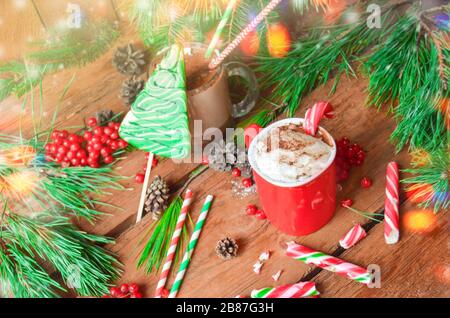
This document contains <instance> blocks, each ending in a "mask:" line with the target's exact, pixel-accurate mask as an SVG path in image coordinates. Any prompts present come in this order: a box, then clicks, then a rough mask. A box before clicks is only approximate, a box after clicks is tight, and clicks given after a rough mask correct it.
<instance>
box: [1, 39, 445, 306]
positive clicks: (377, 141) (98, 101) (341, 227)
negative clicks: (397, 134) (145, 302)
mask: <svg viewBox="0 0 450 318" xmlns="http://www.w3.org/2000/svg"><path fill="white" fill-rule="evenodd" d="M125 33H126V34H125V35H124V36H122V37H121V38H120V39H119V41H118V42H117V43H116V44H115V47H116V46H118V45H124V44H125V43H127V42H128V41H130V40H132V39H136V34H135V33H134V32H132V31H129V32H128V31H127V32H125ZM113 51H114V49H111V50H109V52H108V53H107V54H105V55H104V56H102V57H101V58H99V59H98V60H97V61H95V62H94V63H91V64H89V65H87V66H85V67H84V68H82V69H70V70H64V71H62V72H59V73H57V74H55V75H52V76H49V77H47V78H46V79H45V81H44V86H43V87H44V102H45V111H46V113H45V114H44V117H43V121H44V127H43V128H45V125H47V127H48V125H49V123H50V120H51V117H52V115H53V112H54V110H55V109H56V107H57V105H58V98H59V96H60V93H61V92H62V90H63V88H64V86H65V85H66V84H67V83H68V82H69V80H70V79H71V78H72V76H75V80H74V82H73V84H72V85H71V86H70V89H69V91H68V94H67V96H66V98H65V99H64V100H63V101H62V102H61V103H60V104H59V111H58V117H57V122H56V125H55V127H57V128H62V127H67V126H74V125H82V123H83V120H85V119H86V118H88V117H90V116H92V115H94V114H95V112H96V111H97V110H100V109H112V110H113V111H115V112H125V111H127V109H128V108H127V107H126V106H124V105H123V103H122V101H121V100H120V98H119V97H118V95H119V91H120V86H121V82H122V81H123V80H124V79H125V78H124V77H123V76H122V75H120V74H119V73H118V72H116V71H115V70H114V68H113V67H112V66H111V57H112V54H113ZM331 84H332V83H330V84H329V85H327V86H325V87H320V88H318V89H316V90H315V91H314V92H312V93H311V94H310V95H308V96H307V97H306V98H305V99H304V100H303V102H302V104H301V106H300V107H299V110H298V112H297V114H296V115H297V116H303V115H304V112H305V109H306V108H307V107H309V106H311V105H312V104H313V103H314V102H315V101H317V100H323V99H328V100H329V101H330V102H331V103H332V104H333V106H334V108H335V110H336V114H337V115H336V117H335V118H334V119H332V120H326V121H324V122H323V126H324V127H325V128H326V129H327V130H328V131H329V132H331V134H332V135H333V136H334V137H335V138H341V137H343V136H347V137H349V138H350V139H351V140H352V141H354V142H357V143H359V144H360V145H362V146H363V148H364V149H365V150H366V151H367V156H366V161H365V163H364V165H363V166H362V167H359V168H355V169H354V170H352V172H351V177H350V179H349V180H347V181H346V182H343V183H342V184H341V186H342V190H340V191H339V192H338V197H337V202H340V201H341V200H342V199H344V198H352V199H353V201H354V202H355V203H354V207H355V208H357V209H359V210H363V211H370V212H382V211H383V206H384V191H385V168H386V164H387V163H388V162H389V161H392V160H395V161H397V162H398V163H399V164H400V166H401V167H407V166H408V162H409V158H408V155H407V153H406V151H403V152H401V153H399V154H395V149H394V148H395V147H394V146H393V145H392V144H391V143H390V142H389V135H390V134H391V132H392V131H393V129H394V127H395V123H394V121H393V120H392V119H391V118H390V117H389V116H387V115H386V114H385V113H384V112H377V111H376V110H375V109H371V108H367V107H365V106H364V101H365V99H366V97H367V96H366V93H365V91H366V88H367V81H366V80H365V79H364V78H363V76H360V77H359V78H351V79H347V78H342V79H341V81H340V84H339V86H338V89H337V91H336V93H335V94H334V95H333V96H331V97H329V96H328V92H329V89H330V87H331V86H330V85H331ZM21 106H22V105H21V101H19V100H17V99H15V98H13V97H11V98H8V99H7V100H5V101H3V102H2V103H0V117H1V118H2V119H1V121H0V130H1V132H2V133H17V132H18V129H19V122H20V125H21V126H22V130H23V131H25V132H27V131H30V132H31V129H30V128H31V123H32V121H31V119H30V117H31V116H30V109H29V107H26V108H25V111H22V110H21ZM21 114H22V115H23V116H22V120H21V121H19V118H20V115H21ZM144 164H145V159H144V153H143V152H141V151H135V152H132V153H129V154H128V155H127V157H126V158H124V159H123V160H121V161H120V162H119V163H118V164H116V172H117V173H119V174H121V175H125V176H131V178H130V179H129V180H127V181H126V182H124V183H123V184H124V185H125V186H126V187H128V188H130V190H128V191H121V192H115V193H112V194H111V195H108V196H106V197H104V200H105V202H108V203H110V204H113V205H115V206H118V207H121V208H122V209H123V210H119V209H109V208H108V209H105V210H104V211H105V212H107V213H108V214H109V215H105V216H102V217H100V218H99V219H98V221H97V222H96V223H95V224H93V225H92V224H88V223H87V222H80V224H79V225H80V226H81V228H83V229H84V230H86V231H89V232H92V233H96V234H102V235H108V236H112V237H114V238H116V244H114V245H110V246H108V248H109V249H110V250H111V251H113V252H115V253H117V255H118V257H119V259H120V261H121V262H122V263H123V265H124V267H123V269H124V273H123V275H122V277H121V279H120V281H119V282H117V283H121V282H128V283H129V282H136V283H138V284H139V285H141V286H142V287H143V290H144V296H145V297H152V296H153V293H154V290H155V285H156V282H157V279H158V275H156V274H152V275H146V274H145V273H144V271H143V270H137V269H136V263H137V259H138V258H139V255H140V252H141V251H142V248H143V246H144V245H145V241H146V239H147V238H148V232H149V228H150V226H151V225H152V222H153V220H152V218H151V216H150V215H147V216H145V217H144V218H143V220H142V221H141V222H140V223H138V224H134V220H135V216H136V210H137V206H138V201H139V196H140V193H141V185H139V184H136V183H135V182H134V178H133V177H132V176H134V174H135V173H136V172H138V171H141V170H142V166H143V165H144ZM197 166H198V165H197V164H175V163H174V162H172V161H171V160H167V159H166V160H160V162H159V164H158V166H157V167H156V168H155V169H153V171H152V177H153V176H155V175H157V174H158V175H161V176H162V177H164V178H166V180H167V181H168V183H169V184H170V185H172V186H173V187H172V188H173V190H174V191H175V190H177V186H179V185H180V183H181V182H182V181H183V180H185V179H186V178H187V175H188V174H189V173H190V172H191V171H192V170H193V169H195V168H196V167H197ZM363 176H369V177H370V178H372V179H373V181H374V183H373V186H372V187H371V188H369V189H362V188H361V186H360V182H359V181H360V179H361V178H362V177H363ZM232 180H233V177H232V176H231V174H229V173H218V172H215V171H212V170H211V169H208V170H207V171H206V172H204V173H203V174H202V175H201V176H199V177H198V178H197V179H195V180H194V182H193V183H192V184H191V185H190V188H191V189H192V190H193V192H194V200H193V204H192V206H191V209H190V210H191V211H192V218H193V220H194V221H195V220H196V218H197V216H198V212H199V211H200V208H201V205H202V203H203V200H204V198H205V196H206V195H207V194H213V195H214V196H215V200H214V202H213V204H212V208H211V211H210V216H209V217H208V219H207V221H206V224H205V227H204V229H203V232H202V234H201V237H200V240H199V243H198V246H197V248H196V250H195V253H194V255H193V259H192V261H191V264H190V267H189V269H188V271H187V274H186V276H185V280H184V283H183V285H182V287H181V290H180V293H179V296H180V297H234V296H236V295H249V293H250V291H251V290H252V289H256V288H261V287H266V286H275V285H282V284H289V283H295V282H298V281H304V280H312V281H315V282H316V283H317V285H318V289H319V291H320V292H321V296H323V297H449V296H450V293H449V288H448V287H449V285H448V284H450V281H449V280H450V278H449V276H450V274H449V271H450V268H449V258H448V239H449V231H448V223H447V222H448V214H447V213H443V212H441V213H440V214H438V215H437V218H438V226H437V228H436V229H435V230H434V231H433V232H432V233H429V234H427V235H423V234H417V233H413V232H410V231H406V230H403V229H402V232H401V239H400V242H399V243H398V244H395V245H392V246H389V245H387V244H386V243H385V241H384V237H383V223H376V222H373V221H370V220H368V219H365V218H363V217H361V216H359V215H358V214H355V213H353V212H350V211H348V210H347V209H344V208H341V207H340V206H337V208H336V214H335V216H334V218H333V219H332V220H331V221H330V222H329V224H327V225H326V226H325V227H323V228H322V229H320V230H319V231H317V232H315V233H313V234H311V235H308V236H303V237H291V236H288V235H285V234H283V233H281V232H279V231H278V230H277V229H276V228H275V227H274V226H272V225H271V224H270V223H269V222H268V221H261V220H257V219H256V218H253V217H249V216H247V215H246V214H245V211H244V210H245V207H246V206H247V205H248V204H250V203H254V204H256V205H259V202H258V197H257V195H256V194H254V195H251V196H249V197H246V198H244V199H239V198H235V197H233V195H232V192H231V181H232ZM401 202H402V205H401V212H400V213H401V214H404V213H405V212H407V211H409V210H413V209H415V207H414V206H413V205H411V204H410V203H409V202H407V201H405V198H404V195H403V194H402V198H401ZM355 223H361V224H364V226H365V227H366V229H368V237H366V238H365V239H364V240H363V241H361V242H360V243H358V244H357V245H356V246H355V247H353V248H351V249H349V250H346V251H345V250H343V249H341V248H339V246H338V241H339V239H340V238H341V237H342V236H343V235H344V234H345V233H346V232H347V231H348V230H349V229H350V228H351V227H352V225H354V224H355ZM226 236H229V237H233V238H235V239H236V240H237V241H238V244H239V253H238V257H237V258H235V259H232V260H229V261H223V260H221V259H219V258H218V257H217V256H216V255H215V252H214V248H215V245H216V242H217V241H218V240H219V239H222V238H224V237H226ZM290 240H294V241H296V242H298V243H301V244H304V245H306V246H308V247H311V248H314V249H317V250H320V251H323V252H325V253H328V254H333V255H335V256H337V257H340V258H342V259H344V260H346V261H349V262H353V263H355V264H358V265H361V266H364V267H366V266H368V265H370V264H377V265H379V266H380V269H381V288H367V287H366V286H364V285H362V284H359V283H356V282H354V281H351V280H348V279H346V278H343V277H341V276H338V275H336V274H333V273H330V272H326V271H322V270H317V269H314V268H313V267H311V266H308V265H305V264H303V263H301V262H298V261H294V260H292V259H290V258H288V257H286V256H285V255H284V250H285V247H284V244H285V242H286V241H290ZM268 250H270V251H271V252H272V256H271V258H270V260H269V261H268V262H267V263H266V264H265V265H264V266H263V269H262V272H261V274H260V275H256V274H255V273H254V272H253V270H252V265H253V264H254V263H255V262H256V261H257V259H258V256H259V255H260V253H262V252H264V251H268ZM278 270H282V271H283V273H282V275H281V277H280V280H279V281H278V282H274V281H273V280H272V278H271V276H272V275H273V274H275V273H276V272H277V271H278ZM172 280H173V277H171V278H170V279H169V281H168V285H167V286H171V282H172Z"/></svg>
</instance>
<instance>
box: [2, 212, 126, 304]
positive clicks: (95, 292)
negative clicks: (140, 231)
mask: <svg viewBox="0 0 450 318" xmlns="http://www.w3.org/2000/svg"><path fill="white" fill-rule="evenodd" d="M2 227H3V229H2V233H7V236H6V240H7V241H8V240H9V241H10V242H12V243H9V244H14V248H16V249H17V248H19V250H18V252H17V253H15V250H14V249H13V250H12V251H11V250H10V249H9V250H8V253H9V255H13V256H15V257H16V267H17V266H19V268H20V267H24V266H25V265H26V264H27V263H26V260H27V259H28V260H29V259H30V258H33V259H35V258H36V257H39V258H40V259H43V260H45V261H47V262H48V263H49V264H51V265H52V266H53V267H54V268H55V269H56V270H57V271H58V272H59V273H60V275H61V277H62V279H63V281H64V282H65V283H66V284H69V285H72V287H74V288H75V290H76V292H77V293H78V294H80V295H82V296H100V295H103V294H106V293H107V292H108V286H109V283H111V282H112V281H113V280H115V279H116V278H117V277H118V275H119V273H120V271H119V270H118V269H117V268H116V266H117V265H118V262H117V260H116V259H115V258H114V257H113V256H112V255H110V254H109V252H108V251H106V250H105V249H103V248H101V247H98V246H96V245H94V244H106V243H111V242H112V241H111V240H110V239H107V238H105V237H100V236H94V235H89V234H87V233H85V232H82V231H79V230H77V229H76V228H75V227H74V226H73V225H72V224H71V223H70V221H69V219H67V218H65V217H62V216H54V215H51V216H50V215H45V214H41V215H40V216H38V217H37V218H33V219H30V218H27V217H23V216H19V215H16V214H10V215H9V216H8V217H7V218H6V219H5V220H4V223H3V225H2ZM4 239H5V238H4ZM11 253H12V254H11ZM14 253H15V254H14ZM5 255H7V254H5V252H3V255H1V256H2V257H5ZM5 259H6V258H5ZM17 261H19V262H17ZM32 265H34V267H35V268H37V269H38V271H31V269H30V271H29V272H27V274H28V275H26V276H24V274H25V272H16V275H17V276H15V277H14V276H11V275H8V272H7V271H8V270H10V268H11V266H12V265H11V262H9V263H8V267H5V276H2V280H5V281H8V282H10V283H9V285H10V286H11V284H15V283H16V282H23V281H24V279H27V280H30V281H31V282H33V283H34V284H37V282H38V281H39V279H42V278H44V279H43V280H41V288H39V289H36V290H31V287H32V286H30V285H27V284H24V285H19V286H14V289H11V290H10V292H12V293H14V296H18V295H30V294H31V295H35V296H40V297H41V296H42V295H45V296H54V293H53V292H52V291H51V287H56V288H59V284H58V283H56V282H54V281H52V279H51V278H50V277H49V276H48V275H45V274H44V273H43V270H42V268H41V267H39V266H37V263H34V264H33V263H32ZM0 266H1V267H2V273H3V266H4V264H3V262H2V263H1V264H0ZM16 293H17V294H16Z"/></svg>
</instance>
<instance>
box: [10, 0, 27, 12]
mask: <svg viewBox="0 0 450 318" xmlns="http://www.w3.org/2000/svg"><path fill="white" fill-rule="evenodd" d="M13 5H14V8H16V9H18V10H22V9H24V8H25V7H26V6H27V0H13Z"/></svg>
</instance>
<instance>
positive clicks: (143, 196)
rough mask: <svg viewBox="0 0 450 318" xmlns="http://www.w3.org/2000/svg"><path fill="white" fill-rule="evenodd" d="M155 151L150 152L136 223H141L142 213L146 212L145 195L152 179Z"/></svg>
mask: <svg viewBox="0 0 450 318" xmlns="http://www.w3.org/2000/svg"><path fill="white" fill-rule="evenodd" d="M152 163H153V153H151V152H149V153H148V161H147V170H146V171H145V178H144V184H143V185H142V191H141V199H140V200H139V208H138V211H137V217H136V223H139V222H140V221H141V219H142V213H143V212H144V203H145V197H146V193H147V188H148V182H149V180H150V173H151V171H152Z"/></svg>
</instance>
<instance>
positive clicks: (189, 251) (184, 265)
mask: <svg viewBox="0 0 450 318" xmlns="http://www.w3.org/2000/svg"><path fill="white" fill-rule="evenodd" d="M213 198H214V197H213V196H212V195H208V196H207V197H206V200H205V203H204V204H203V207H202V211H201V212H200V216H199V217H198V220H197V223H196V224H195V227H194V232H193V233H192V235H191V239H190V241H189V245H188V247H187V249H186V252H185V253H184V256H183V260H182V261H181V265H180V269H179V270H178V273H177V276H176V277H175V282H174V283H173V286H172V289H171V290H170V294H169V298H175V297H176V296H177V294H178V291H179V290H180V286H181V283H182V282H183V278H184V274H186V270H187V268H188V266H189V262H190V261H191V257H192V253H194V249H195V246H196V245H197V242H198V238H199V236H200V233H201V231H202V228H203V224H204V223H205V220H206V217H207V216H208V212H209V208H210V207H211V202H212V200H213Z"/></svg>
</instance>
